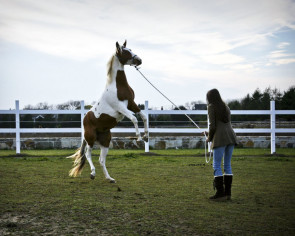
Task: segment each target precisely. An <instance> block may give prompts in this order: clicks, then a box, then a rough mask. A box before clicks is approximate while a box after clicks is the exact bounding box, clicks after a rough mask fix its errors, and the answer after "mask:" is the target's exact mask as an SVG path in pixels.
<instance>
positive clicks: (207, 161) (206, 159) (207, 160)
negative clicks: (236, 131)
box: [134, 66, 211, 163]
mask: <svg viewBox="0 0 295 236" xmlns="http://www.w3.org/2000/svg"><path fill="white" fill-rule="evenodd" d="M134 67H135V69H136V70H137V71H138V72H139V73H140V74H141V75H142V77H143V78H144V79H145V80H146V81H147V82H148V83H149V84H150V85H151V86H152V87H153V88H154V89H156V90H157V91H158V92H159V93H160V94H161V95H162V96H163V97H164V98H166V99H167V100H168V101H169V102H170V103H171V104H172V105H173V106H175V107H176V108H177V109H178V110H181V109H180V108H179V107H178V106H177V105H176V104H175V103H174V102H172V101H171V100H170V99H169V98H168V97H167V96H166V95H165V94H163V93H162V92H161V91H160V90H159V89H158V88H157V87H156V86H155V85H153V83H152V82H151V81H149V80H148V79H147V78H146V77H145V76H144V74H143V73H141V71H140V70H139V68H138V67H137V66H134ZM184 115H185V116H186V117H187V118H188V119H189V120H190V121H191V122H192V123H193V124H194V125H195V126H196V127H197V128H198V129H201V128H200V127H199V126H198V125H197V124H196V122H194V120H193V119H192V118H191V117H190V116H189V115H187V114H184ZM204 136H205V161H206V163H209V162H210V160H211V152H210V155H209V159H208V158H207V148H206V140H207V135H206V134H205V133H204Z"/></svg>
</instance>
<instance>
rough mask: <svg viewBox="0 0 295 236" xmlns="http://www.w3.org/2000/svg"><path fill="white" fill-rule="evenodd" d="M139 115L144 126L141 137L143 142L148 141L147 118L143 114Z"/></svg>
mask: <svg viewBox="0 0 295 236" xmlns="http://www.w3.org/2000/svg"><path fill="white" fill-rule="evenodd" d="M139 115H140V117H141V119H142V120H143V124H144V136H143V138H142V139H143V140H144V141H145V142H147V141H149V131H148V125H147V118H146V116H145V114H143V112H141V111H140V112H139Z"/></svg>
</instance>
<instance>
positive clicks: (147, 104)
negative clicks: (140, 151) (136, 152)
mask: <svg viewBox="0 0 295 236" xmlns="http://www.w3.org/2000/svg"><path fill="white" fill-rule="evenodd" d="M144 112H145V115H146V118H147V121H146V122H147V128H148V129H149V102H148V101H145V102H144ZM144 150H145V152H149V151H150V135H149V134H148V141H147V142H144Z"/></svg>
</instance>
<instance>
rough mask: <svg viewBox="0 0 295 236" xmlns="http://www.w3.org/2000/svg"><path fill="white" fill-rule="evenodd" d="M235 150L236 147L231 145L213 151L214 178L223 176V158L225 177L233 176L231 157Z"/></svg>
mask: <svg viewBox="0 0 295 236" xmlns="http://www.w3.org/2000/svg"><path fill="white" fill-rule="evenodd" d="M233 150H234V145H233V144H230V145H227V146H223V147H216V148H214V149H213V170H214V177H217V176H222V175H223V174H222V169H221V161H222V158H223V168H224V174H225V175H232V174H233V173H232V170H231V157H232V153H233Z"/></svg>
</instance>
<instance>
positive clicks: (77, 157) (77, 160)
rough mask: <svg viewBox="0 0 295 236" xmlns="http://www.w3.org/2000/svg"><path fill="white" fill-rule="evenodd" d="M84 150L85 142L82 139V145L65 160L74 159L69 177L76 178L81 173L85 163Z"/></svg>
mask: <svg viewBox="0 0 295 236" xmlns="http://www.w3.org/2000/svg"><path fill="white" fill-rule="evenodd" d="M85 150H86V141H85V139H83V142H82V145H81V147H80V148H79V149H78V150H77V151H76V153H75V154H73V155H72V156H69V157H67V158H73V159H74V164H73V168H72V169H71V170H70V172H69V176H71V177H77V176H78V175H79V174H80V173H81V172H82V169H83V167H84V165H85V162H86V156H85Z"/></svg>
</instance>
